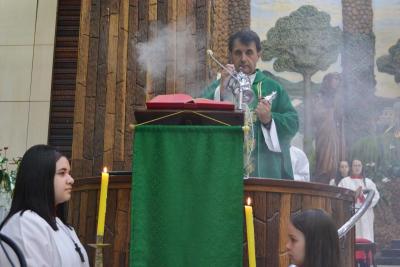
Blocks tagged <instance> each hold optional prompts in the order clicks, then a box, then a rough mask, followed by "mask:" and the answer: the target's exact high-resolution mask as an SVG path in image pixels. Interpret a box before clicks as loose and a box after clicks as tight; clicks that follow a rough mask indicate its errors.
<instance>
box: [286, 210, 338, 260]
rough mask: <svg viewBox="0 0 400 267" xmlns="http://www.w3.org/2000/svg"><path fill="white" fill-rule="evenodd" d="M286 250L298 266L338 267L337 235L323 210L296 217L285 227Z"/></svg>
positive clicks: (306, 212) (330, 220)
mask: <svg viewBox="0 0 400 267" xmlns="http://www.w3.org/2000/svg"><path fill="white" fill-rule="evenodd" d="M288 234H289V240H288V242H287V244H286V248H287V251H288V254H289V257H290V260H291V261H292V263H293V264H295V265H296V266H299V267H322V266H324V267H339V266H340V252H339V236H338V232H337V228H336V225H335V223H334V222H333V220H332V218H331V217H330V216H329V215H328V214H327V213H326V212H325V211H323V210H319V209H310V210H306V211H303V212H301V213H299V214H295V215H293V216H292V217H291V220H290V223H289V225H288Z"/></svg>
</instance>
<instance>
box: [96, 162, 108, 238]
mask: <svg viewBox="0 0 400 267" xmlns="http://www.w3.org/2000/svg"><path fill="white" fill-rule="evenodd" d="M108 177H109V175H108V172H107V167H104V169H103V172H102V173H101V188H100V202H99V216H98V219H97V235H100V236H103V235H104V223H105V220H106V206H107V190H108Z"/></svg>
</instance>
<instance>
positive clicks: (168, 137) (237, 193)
mask: <svg viewBox="0 0 400 267" xmlns="http://www.w3.org/2000/svg"><path fill="white" fill-rule="evenodd" d="M242 140H243V130H242V128H241V127H240V126H167V125H148V126H147V125H145V126H138V127H136V129H135V137H134V150H133V151H134V152H133V153H134V154H133V177H132V205H131V207H132V210H131V225H132V228H131V243H130V260H129V261H130V266H131V267H188V266H190V267H205V266H213V267H227V266H229V267H240V266H242V261H243V256H242V254H243V169H242V167H241V164H242V162H243V146H242Z"/></svg>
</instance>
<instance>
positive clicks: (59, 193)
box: [54, 157, 74, 205]
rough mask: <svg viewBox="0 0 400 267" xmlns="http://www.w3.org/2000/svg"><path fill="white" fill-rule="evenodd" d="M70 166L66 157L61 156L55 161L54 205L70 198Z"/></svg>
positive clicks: (71, 180)
mask: <svg viewBox="0 0 400 267" xmlns="http://www.w3.org/2000/svg"><path fill="white" fill-rule="evenodd" d="M70 171H71V167H70V166H69V162H68V159H67V158H66V157H61V158H60V159H59V160H58V161H57V162H56V174H55V175H54V199H55V202H56V205H58V204H61V203H64V202H66V201H68V200H69V199H70V198H71V191H72V184H73V183H74V179H73V178H72V176H71V175H70Z"/></svg>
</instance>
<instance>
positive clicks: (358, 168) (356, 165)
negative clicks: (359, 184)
mask: <svg viewBox="0 0 400 267" xmlns="http://www.w3.org/2000/svg"><path fill="white" fill-rule="evenodd" d="M351 173H352V174H353V175H361V173H362V163H361V161H359V160H357V159H355V160H353V163H352V164H351Z"/></svg>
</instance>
